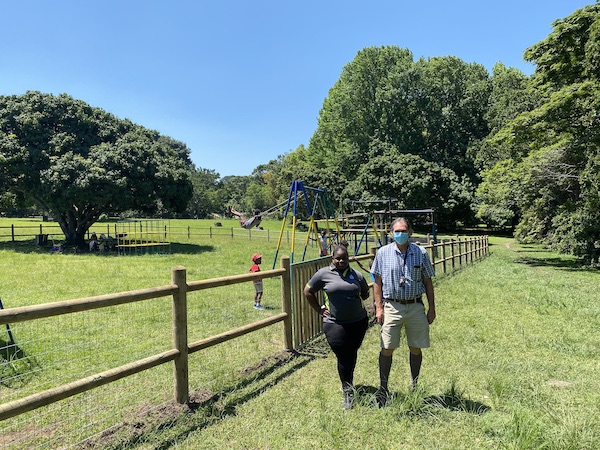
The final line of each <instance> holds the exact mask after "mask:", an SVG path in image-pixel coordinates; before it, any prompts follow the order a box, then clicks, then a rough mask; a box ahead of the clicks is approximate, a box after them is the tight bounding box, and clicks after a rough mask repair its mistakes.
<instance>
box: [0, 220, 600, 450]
mask: <svg viewBox="0 0 600 450" xmlns="http://www.w3.org/2000/svg"><path fill="white" fill-rule="evenodd" d="M224 225H225V223H224ZM267 225H268V224H267ZM225 226H228V225H225ZM278 226H280V223H273V224H272V229H274V230H278ZM276 244H277V243H276V242H274V241H271V242H266V241H258V240H256V241H248V240H247V239H246V240H242V239H240V238H235V239H231V238H228V239H227V238H224V237H220V238H214V239H212V240H208V239H206V238H204V239H202V240H201V241H200V240H198V241H192V242H182V243H180V245H181V247H174V250H175V251H177V250H181V251H177V253H175V252H174V253H173V254H172V255H165V256H141V257H114V256H104V255H89V254H86V255H50V254H47V253H46V252H42V251H39V250H37V249H32V248H31V246H23V247H20V246H18V245H4V246H3V245H2V244H0V268H1V275H0V297H1V298H2V299H3V300H4V302H5V306H20V305H19V304H18V303H24V302H27V303H28V304H32V303H44V302H48V301H55V300H59V299H60V300H62V299H68V298H76V297H83V296H88V295H96V294H102V293H107V292H117V291H123V290H130V289H137V288H142V287H149V286H156V285H162V284H168V282H169V279H170V270H171V268H172V267H174V266H176V265H184V266H185V267H186V268H187V270H188V279H190V280H196V279H204V278H212V277H217V276H223V275H228V274H237V273H242V272H246V271H247V270H248V268H249V265H250V261H249V255H250V254H251V253H253V252H254V251H258V252H261V253H263V254H264V255H265V256H266V257H265V258H263V260H264V261H265V263H263V264H265V265H270V264H268V261H269V257H271V258H272V256H273V255H274V251H275V247H276ZM492 244H493V246H492V248H491V250H492V254H491V256H490V257H489V258H487V259H485V260H483V261H482V262H479V263H477V264H475V265H473V266H470V267H468V268H466V269H464V270H461V271H460V272H457V273H455V274H453V275H449V276H444V277H439V278H438V279H436V282H435V286H436V296H437V304H438V307H437V310H438V311H437V313H438V318H437V320H436V322H435V324H434V325H433V327H432V348H431V349H428V350H426V351H425V352H424V353H425V357H424V364H423V371H422V377H421V384H420V387H419V389H418V390H416V391H414V392H410V391H409V390H408V386H407V385H408V379H409V372H408V355H407V353H406V352H402V351H398V352H396V354H395V359H394V366H393V368H392V376H391V385H390V387H391V389H392V391H393V393H394V396H395V398H394V401H393V402H392V403H391V404H390V405H389V406H388V407H386V408H384V409H377V408H375V407H373V405H372V397H373V393H374V392H375V389H376V387H377V385H378V376H377V353H378V333H377V328H376V327H372V328H371V329H370V330H369V332H368V333H367V337H366V339H365V343H364V344H363V347H362V348H361V350H360V354H359V362H358V367H357V370H356V376H355V381H356V383H357V388H358V394H359V396H358V405H357V406H356V407H355V408H354V409H353V410H351V411H343V410H342V408H341V393H340V392H339V383H338V381H337V375H336V370H335V358H334V357H333V356H332V355H331V354H330V353H329V352H328V351H327V346H326V345H324V343H323V342H322V341H319V340H318V341H316V342H315V343H314V345H313V346H310V347H307V348H306V349H304V350H303V351H302V352H301V353H299V354H297V355H294V356H292V357H289V358H279V359H276V360H272V361H271V360H268V359H267V360H265V361H263V364H258V365H257V366H256V370H249V371H246V372H244V371H242V372H240V370H239V368H240V367H248V366H251V365H252V364H253V363H252V361H253V360H254V361H255V359H254V358H250V355H247V354H242V355H240V354H239V353H245V352H246V351H247V349H250V350H249V351H250V352H251V353H253V354H254V355H255V356H258V358H259V359H260V358H261V357H264V356H266V355H270V354H273V353H275V352H276V351H277V349H280V348H281V342H280V336H281V335H280V334H278V330H275V331H273V333H264V334H259V335H258V336H257V337H256V340H254V341H253V342H246V343H245V344H243V345H244V347H235V346H225V347H223V349H221V350H219V352H217V353H215V354H214V355H213V356H212V357H211V358H212V359H211V358H209V357H208V356H206V357H203V361H202V362H203V363H206V364H209V365H214V366H215V368H216V369H217V368H218V367H216V366H221V365H223V364H224V362H225V361H229V360H230V359H232V360H236V359H238V358H239V359H240V360H239V361H237V362H235V364H234V365H233V366H231V367H233V368H231V367H226V368H225V369H224V370H225V374H226V375H227V376H224V377H222V378H221V381H220V382H218V383H215V382H214V380H200V379H198V380H196V382H195V385H196V386H198V387H200V386H202V387H203V388H204V389H209V391H210V393H211V395H207V396H203V395H202V392H197V393H195V395H196V397H195V398H196V399H197V402H196V403H194V407H193V408H192V409H190V410H188V411H187V412H184V413H182V414H180V415H173V414H170V415H165V416H164V417H162V418H159V419H157V421H156V423H155V424H154V425H153V426H148V427H145V428H144V427H139V428H138V432H136V433H131V434H130V435H129V436H127V435H126V434H121V435H119V440H118V441H117V440H112V441H111V440H110V439H104V440H101V441H97V442H98V446H102V447H103V448H122V449H129V448H136V449H166V448H177V449H202V448H207V449H208V448H210V449H214V448H234V449H284V448H285V449H288V448H302V449H333V448H335V449H337V448H340V449H341V448H357V449H363V448H364V449H367V448H368V449H389V448H406V449H413V448H415V449H416V448H444V449H463V448H464V449H471V448H481V449H497V448H505V449H534V448H535V449H557V450H558V449H595V448H597V445H598V442H599V440H600V406H599V405H600V381H599V377H598V373H599V372H600V303H599V302H598V301H597V298H598V295H597V290H598V286H600V273H599V272H598V271H591V270H580V269H578V268H577V266H576V263H575V261H574V260H573V259H571V258H569V257H564V256H560V255H557V254H554V253H550V252H547V251H546V250H545V249H543V248H541V247H537V246H522V245H518V244H516V243H515V242H514V241H513V240H511V239H503V238H493V239H492ZM314 251H315V252H316V251H317V250H316V249H315V250H314ZM287 253H289V244H286V247H285V250H284V251H283V254H287ZM280 255H281V253H280ZM263 268H264V267H263ZM265 281H267V280H265ZM244 289H245V290H244ZM244 289H240V287H239V286H238V288H237V289H236V290H233V291H228V290H227V289H226V288H223V289H219V290H216V292H214V293H213V292H211V297H210V298H209V299H206V298H198V299H197V300H196V301H197V302H198V303H199V304H202V306H203V307H202V308H199V309H198V311H196V312H195V314H198V319H197V322H198V327H197V328H196V329H194V330H192V331H191V332H192V333H193V334H194V336H193V339H196V338H201V337H203V336H205V334H204V333H212V332H213V331H214V330H219V329H222V328H223V327H224V326H227V328H230V327H229V325H230V324H234V325H235V324H242V323H244V321H246V322H248V321H251V320H253V319H254V320H256V318H257V317H258V316H259V312H258V311H255V310H253V309H252V308H251V303H250V302H251V301H252V300H251V298H252V297H251V292H252V291H251V290H252V287H251V286H247V287H245V288H244ZM264 303H265V304H266V305H267V306H270V307H271V308H272V309H268V310H267V311H266V312H263V313H264V314H273V313H276V312H279V308H280V304H279V303H280V301H279V287H278V285H277V284H276V283H275V281H273V284H271V285H266V290H265V300H264ZM155 308H156V311H154V310H152V309H151V311H154V312H151V314H150V315H149V319H144V321H150V322H152V321H155V322H160V321H161V320H163V318H162V316H161V314H162V313H161V312H160V311H161V309H160V308H159V307H158V306H155ZM110 314H112V315H113V321H115V319H116V318H118V315H116V314H115V313H114V312H112V313H110ZM140 314H141V312H140V311H133V312H132V313H131V317H136V316H137V315H140ZM214 316H218V320H215V319H214ZM119 320H123V321H124V322H125V324H126V325H128V327H127V326H126V327H125V331H123V330H122V331H120V333H121V332H122V333H126V329H127V328H132V324H133V323H136V322H135V321H134V322H128V319H127V318H126V319H123V318H120V319H119ZM165 320H167V319H165ZM92 322H93V321H92ZM167 324H168V320H167ZM140 326H142V327H144V329H145V330H153V329H155V328H153V327H152V326H149V324H148V323H143V324H140ZM273 328H275V327H273ZM90 329H91V331H86V332H87V333H90V332H92V333H93V332H98V333H102V329H96V328H94V327H90ZM94 330H96V331H94ZM73 333H75V331H73ZM133 334H135V333H133ZM73 336H74V337H78V335H76V334H74V335H73ZM168 338H169V336H167V340H168ZM161 339H162V337H160V336H157V337H156V338H153V337H151V336H148V338H147V339H134V338H133V337H127V335H126V338H125V339H124V340H123V343H122V344H119V345H120V346H123V348H125V349H126V352H125V353H130V352H133V353H134V354H140V355H143V354H144V353H145V352H147V351H151V350H152V351H154V348H155V347H160V346H161V345H163V343H162V342H161ZM131 341H133V342H131ZM146 341H149V342H150V343H152V345H150V346H149V348H145V347H144V345H146V344H147V342H146ZM240 345H242V344H240ZM118 348H119V347H112V348H111V347H108V348H106V349H103V350H102V351H103V353H101V354H102V355H103V357H105V358H109V360H110V359H111V358H114V359H115V360H118V356H110V355H114V354H117V355H118V354H120V353H123V352H120V351H117V350H118ZM108 362H111V361H108ZM255 362H256V361H255ZM167 372H168V371H167ZM162 375H163V376H164V374H162ZM157 377H158V375H157ZM139 378H140V379H141V380H139V382H140V383H142V382H146V381H147V382H148V383H149V389H154V388H155V385H156V384H158V385H160V382H157V381H155V380H154V379H153V377H151V376H144V377H142V376H140V377H139ZM167 381H168V380H167ZM118 384H119V383H117V385H118ZM164 388H165V387H164V386H163V389H164ZM118 389H121V391H120V392H119V391H118V390H117V392H116V393H114V394H113V396H114V397H117V396H119V394H121V395H122V397H123V401H124V402H125V403H126V402H129V401H133V400H132V398H131V397H129V396H127V395H125V394H126V392H125V391H126V390H127V389H128V388H127V386H120V387H118ZM166 389H169V387H168V383H167V387H166ZM0 392H1V393H2V394H3V395H4V394H5V392H4V391H0ZM2 426H3V424H2V423H0V429H1V428H2ZM139 430H142V431H139ZM100 442H101V444H100Z"/></svg>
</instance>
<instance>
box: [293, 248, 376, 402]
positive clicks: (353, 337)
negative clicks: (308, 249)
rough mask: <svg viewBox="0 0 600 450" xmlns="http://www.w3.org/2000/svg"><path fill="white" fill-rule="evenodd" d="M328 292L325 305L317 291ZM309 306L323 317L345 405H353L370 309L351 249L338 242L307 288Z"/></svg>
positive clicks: (362, 279)
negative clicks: (351, 263)
mask: <svg viewBox="0 0 600 450" xmlns="http://www.w3.org/2000/svg"><path fill="white" fill-rule="evenodd" d="M321 289H322V290H323V291H324V292H325V304H324V305H323V306H321V305H319V301H318V300H317V296H316V293H317V292H319V291H320V290H321ZM304 295H305V297H306V299H307V300H308V303H309V305H310V306H311V307H312V308H313V309H314V310H315V311H317V313H318V314H319V315H321V316H323V332H324V333H325V336H326V337H327V342H328V343H329V346H330V347H331V350H333V353H335V356H336V357H337V368H338V374H339V376H340V381H341V382H342V391H343V393H344V400H343V403H342V405H343V407H344V409H351V408H352V407H353V404H354V389H353V385H352V383H353V380H354V368H355V367H356V358H357V355H358V349H359V347H360V345H361V344H362V341H363V339H364V337H365V333H366V331H367V326H368V319H367V312H366V310H365V308H364V306H363V302H362V301H363V300H364V299H367V298H369V286H368V285H367V282H366V280H365V277H364V276H363V275H362V273H360V272H357V271H355V270H354V269H352V268H351V267H350V266H349V260H348V249H347V248H346V247H344V246H342V245H338V246H337V247H336V248H335V250H334V251H333V256H332V263H331V264H330V265H329V266H328V267H324V268H322V269H320V270H318V271H317V273H315V274H314V275H313V277H312V278H311V279H310V280H309V281H308V283H307V284H306V287H305V288H304Z"/></svg>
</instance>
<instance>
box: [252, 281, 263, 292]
mask: <svg viewBox="0 0 600 450" xmlns="http://www.w3.org/2000/svg"><path fill="white" fill-rule="evenodd" d="M253 283H254V290H255V291H256V292H258V293H261V292H262V291H263V285H262V280H259V281H253Z"/></svg>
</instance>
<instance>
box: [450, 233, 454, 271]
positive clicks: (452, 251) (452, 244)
mask: <svg viewBox="0 0 600 450" xmlns="http://www.w3.org/2000/svg"><path fill="white" fill-rule="evenodd" d="M450 243H451V247H450V253H451V256H452V260H451V261H452V271H453V272H454V265H455V262H454V258H455V256H454V239H450Z"/></svg>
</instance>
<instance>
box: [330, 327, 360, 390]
mask: <svg viewBox="0 0 600 450" xmlns="http://www.w3.org/2000/svg"><path fill="white" fill-rule="evenodd" d="M368 325H369V320H368V318H366V317H365V318H364V319H363V320H359V321H358V322H352V323H344V324H338V323H328V322H324V323H323V332H324V333H325V337H326V338H327V342H328V343H329V346H330V347H331V350H333V353H335V356H336V357H337V367H338V374H339V375H340V381H341V382H342V386H344V385H347V384H350V385H351V384H352V383H353V380H354V368H355V367H356V358H357V356H358V349H359V348H360V345H361V344H362V341H363V339H364V337H365V333H366V332H367V327H368Z"/></svg>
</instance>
